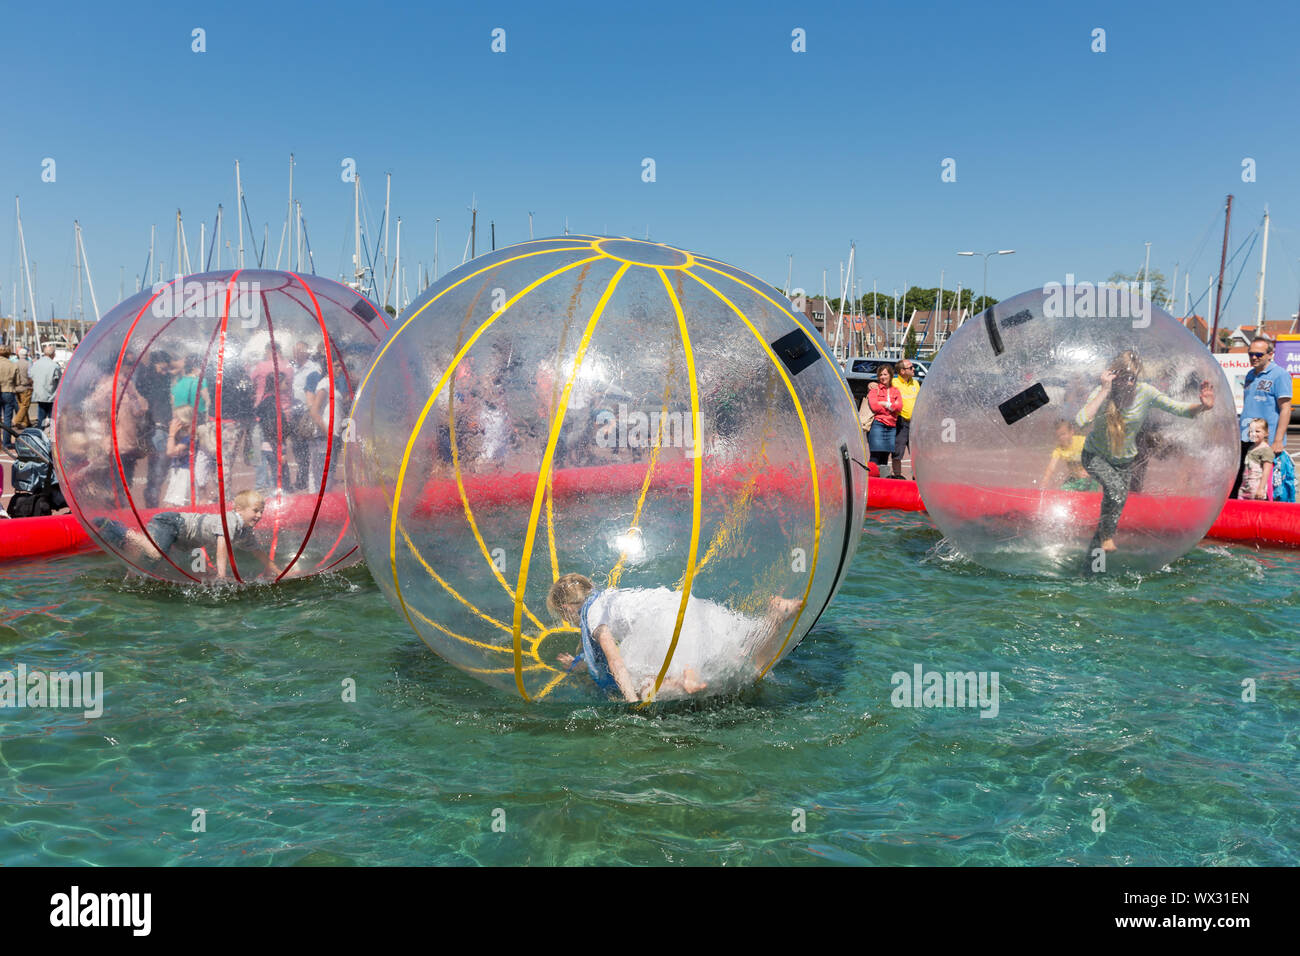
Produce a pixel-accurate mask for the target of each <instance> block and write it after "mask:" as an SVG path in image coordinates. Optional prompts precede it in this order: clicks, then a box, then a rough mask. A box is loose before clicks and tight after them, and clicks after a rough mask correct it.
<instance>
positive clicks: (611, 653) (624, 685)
mask: <svg viewBox="0 0 1300 956" xmlns="http://www.w3.org/2000/svg"><path fill="white" fill-rule="evenodd" d="M591 636H592V637H593V638H594V639H595V641H596V643H597V644H599V645H600V649H601V650H602V651H604V652H605V661H606V663H608V664H609V672H610V674H611V675H612V676H613V678H614V683H616V684H618V689H619V691H620V692H621V693H622V694H623V699H624V700H625V701H627V702H628V703H629V704H635V703H636V702H637V701H638V700H639V699H640V698H638V697H637V696H636V688H634V687H633V686H632V677H631V675H630V674H628V672H627V665H626V664H624V663H623V655H622V654H621V653H620V652H619V649H618V642H617V641H615V640H614V632H613V631H611V630H610V629H609V625H607V624H602V625H601V626H600V627H598V628H596V633H595V634H593V635H591Z"/></svg>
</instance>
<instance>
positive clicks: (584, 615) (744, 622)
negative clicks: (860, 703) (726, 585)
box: [546, 574, 801, 703]
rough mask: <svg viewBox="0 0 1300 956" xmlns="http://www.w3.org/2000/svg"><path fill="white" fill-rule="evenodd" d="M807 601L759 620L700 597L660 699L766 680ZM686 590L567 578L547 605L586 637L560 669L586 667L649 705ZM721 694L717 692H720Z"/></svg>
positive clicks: (608, 688)
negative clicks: (601, 585)
mask: <svg viewBox="0 0 1300 956" xmlns="http://www.w3.org/2000/svg"><path fill="white" fill-rule="evenodd" d="M800 603H801V602H799V601H796V600H793V599H788V598H780V597H774V598H772V600H771V601H770V602H769V603H768V611H767V615H766V616H765V617H764V618H763V619H762V620H756V619H754V618H751V617H747V616H745V615H743V614H738V613H736V612H735V611H732V610H730V609H728V608H726V607H724V606H723V605H721V604H718V603H716V602H714V601H709V600H706V599H704V598H695V597H692V598H691V599H690V600H689V601H688V602H687V605H686V615H685V617H684V618H683V620H682V629H681V634H680V636H679V637H678V640H677V647H676V649H675V650H674V652H673V659H672V663H671V664H670V665H669V669H668V673H667V674H666V675H665V678H664V682H663V684H662V685H661V686H660V688H659V693H658V695H657V696H658V697H659V698H661V699H671V698H674V697H683V696H688V695H691V694H698V693H700V692H701V691H703V690H705V689H707V688H708V687H709V686H710V684H711V683H712V684H715V685H718V686H722V687H726V688H728V689H730V688H732V687H739V686H741V685H742V684H744V683H748V682H751V681H753V680H754V679H755V678H757V677H758V675H759V672H760V668H761V667H763V666H765V665H766V664H767V663H768V662H769V661H771V660H772V658H774V657H775V656H776V654H777V652H778V651H779V650H780V648H781V643H782V641H783V640H784V639H785V635H786V631H788V629H789V627H788V625H789V623H790V619H791V618H792V617H794V615H795V613H796V612H798V610H799V607H800ZM680 605H681V592H679V591H673V590H670V589H669V588H664V587H659V588H606V589H604V590H598V589H596V588H595V586H594V585H593V584H592V582H591V579H590V578H587V577H584V576H583V575H581V574H565V575H563V576H561V577H560V579H559V580H558V581H556V582H555V584H553V585H552V586H551V591H550V594H549V595H548V596H547V599H546V606H547V608H548V609H549V610H550V612H551V613H552V614H553V615H555V617H557V618H559V619H561V620H563V621H565V622H566V623H568V624H570V625H572V626H574V627H576V628H578V629H579V631H580V632H581V637H582V645H581V647H580V648H579V650H578V653H577V654H576V655H574V654H560V655H559V656H558V660H559V662H560V665H561V666H563V667H564V668H566V669H567V670H573V669H574V668H575V667H577V666H578V665H579V664H584V665H586V669H587V673H588V674H589V675H590V677H591V679H592V680H593V681H594V682H595V683H596V686H597V687H599V688H600V689H601V690H603V691H605V692H606V693H609V694H612V695H619V696H622V698H623V699H624V700H626V701H628V702H629V703H636V702H637V701H641V700H649V699H650V696H651V694H653V693H654V685H655V680H656V679H657V678H658V676H659V671H660V669H661V668H662V667H663V662H664V658H665V657H667V655H668V648H669V646H670V644H671V642H672V636H673V630H674V628H675V627H676V624H677V614H678V609H679V607H680ZM715 689H716V687H715Z"/></svg>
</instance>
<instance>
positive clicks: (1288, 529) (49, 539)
mask: <svg viewBox="0 0 1300 956" xmlns="http://www.w3.org/2000/svg"><path fill="white" fill-rule="evenodd" d="M286 504H288V505H289V507H287V508H286V511H288V512H290V514H292V516H293V517H294V518H299V517H300V515H299V514H298V513H299V512H301V511H302V510H303V509H304V508H305V507H306V506H307V503H306V502H293V503H291V504H290V503H286ZM321 504H322V511H324V510H327V509H332V508H339V507H341V506H342V505H343V501H342V496H341V495H337V494H328V495H326V496H325V500H324V501H323V502H322V503H321ZM867 507H868V508H873V509H889V510H895V511H924V510H925V503H924V502H923V501H922V500H921V494H920V491H919V489H918V488H917V485H916V482H914V481H906V480H902V481H900V480H896V479H891V478H868V479H867ZM1206 537H1207V538H1214V539H1217V540H1221V541H1237V542H1241V543H1243V544H1258V545H1267V546H1270V547H1284V548H1300V504H1285V503H1280V502H1274V501H1239V500H1236V499H1229V500H1228V501H1226V502H1225V503H1224V506H1223V510H1222V511H1221V512H1220V513H1219V516H1218V518H1216V519H1215V521H1214V524H1213V525H1212V526H1211V527H1210V530H1209V532H1208V533H1207V534H1206ZM95 548H96V545H95V542H94V541H93V540H91V538H90V537H89V536H88V535H87V534H86V532H85V531H84V530H83V529H82V527H81V525H80V524H79V523H78V521H77V519H76V518H75V517H74V516H73V515H70V514H68V515H52V516H50V517H48V518H8V519H3V520H0V563H4V562H6V561H18V560H22V559H24V558H38V557H54V556H57V555H60V554H74V553H78V552H82V551H93V550H95Z"/></svg>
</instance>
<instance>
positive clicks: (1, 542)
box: [0, 514, 98, 563]
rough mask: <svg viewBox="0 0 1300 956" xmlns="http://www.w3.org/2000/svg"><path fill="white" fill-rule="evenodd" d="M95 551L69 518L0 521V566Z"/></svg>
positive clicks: (63, 516)
mask: <svg viewBox="0 0 1300 956" xmlns="http://www.w3.org/2000/svg"><path fill="white" fill-rule="evenodd" d="M97 547H98V545H96V544H95V542H94V541H92V540H91V539H90V536H89V535H88V534H86V532H85V530H84V529H83V528H82V527H81V524H80V522H78V521H77V519H76V518H75V517H74V516H73V515H70V514H67V515H50V516H49V517H46V518H8V519H4V520H0V563H3V562H5V561H19V560H22V559H23V558H40V557H55V556H57V555H60V554H75V553H77V552H81V551H94V550H96V548H97Z"/></svg>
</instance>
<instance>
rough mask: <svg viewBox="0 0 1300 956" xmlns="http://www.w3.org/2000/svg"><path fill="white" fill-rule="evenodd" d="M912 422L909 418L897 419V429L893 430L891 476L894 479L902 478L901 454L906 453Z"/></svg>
mask: <svg viewBox="0 0 1300 956" xmlns="http://www.w3.org/2000/svg"><path fill="white" fill-rule="evenodd" d="M911 426H912V420H911V419H910V418H902V417H901V416H900V417H899V419H898V427H897V428H895V429H894V465H893V471H892V474H893V476H894V477H895V478H902V477H903V452H905V451H907V444H908V439H909V438H910V434H909V433H910V431H911Z"/></svg>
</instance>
